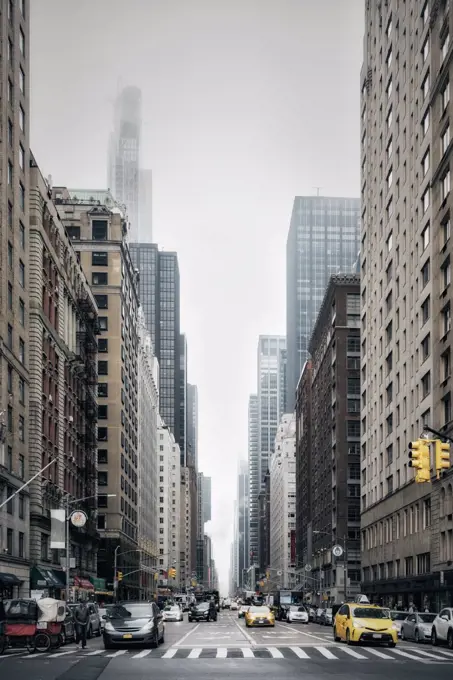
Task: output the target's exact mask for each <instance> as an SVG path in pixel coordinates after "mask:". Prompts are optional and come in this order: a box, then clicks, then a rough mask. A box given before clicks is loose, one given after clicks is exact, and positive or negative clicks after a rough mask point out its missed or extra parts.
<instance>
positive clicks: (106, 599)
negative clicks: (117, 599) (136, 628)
mask: <svg viewBox="0 0 453 680" xmlns="http://www.w3.org/2000/svg"><path fill="white" fill-rule="evenodd" d="M90 581H91V583H92V585H93V588H94V598H95V600H96V602H97V603H98V605H99V606H100V607H102V606H103V605H105V604H112V603H113V601H114V600H113V590H107V581H106V579H105V578H94V577H91V578H90Z"/></svg>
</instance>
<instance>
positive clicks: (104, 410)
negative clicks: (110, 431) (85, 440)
mask: <svg viewBox="0 0 453 680" xmlns="http://www.w3.org/2000/svg"><path fill="white" fill-rule="evenodd" d="M107 418H108V406H107V404H100V405H99V406H98V420H107Z"/></svg>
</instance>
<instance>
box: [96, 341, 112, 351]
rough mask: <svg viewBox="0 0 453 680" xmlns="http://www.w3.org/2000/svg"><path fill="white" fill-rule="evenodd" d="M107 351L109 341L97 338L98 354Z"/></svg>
mask: <svg viewBox="0 0 453 680" xmlns="http://www.w3.org/2000/svg"><path fill="white" fill-rule="evenodd" d="M108 351H109V341H108V340H107V338H99V340H98V352H102V353H104V352H108Z"/></svg>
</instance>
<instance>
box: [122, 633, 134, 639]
mask: <svg viewBox="0 0 453 680" xmlns="http://www.w3.org/2000/svg"><path fill="white" fill-rule="evenodd" d="M123 640H132V635H131V634H130V633H126V635H123Z"/></svg>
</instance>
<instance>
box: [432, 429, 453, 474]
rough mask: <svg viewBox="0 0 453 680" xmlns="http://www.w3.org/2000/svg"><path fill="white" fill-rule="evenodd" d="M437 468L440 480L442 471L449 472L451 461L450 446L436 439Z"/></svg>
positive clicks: (435, 455)
mask: <svg viewBox="0 0 453 680" xmlns="http://www.w3.org/2000/svg"><path fill="white" fill-rule="evenodd" d="M434 445H435V453H434V457H435V468H436V474H437V479H440V476H441V474H442V470H449V469H450V467H451V460H450V444H447V443H446V442H445V443H444V442H441V441H440V439H436V441H435V443H434Z"/></svg>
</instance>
